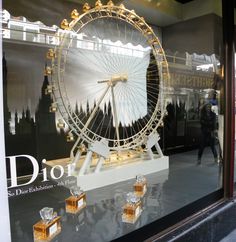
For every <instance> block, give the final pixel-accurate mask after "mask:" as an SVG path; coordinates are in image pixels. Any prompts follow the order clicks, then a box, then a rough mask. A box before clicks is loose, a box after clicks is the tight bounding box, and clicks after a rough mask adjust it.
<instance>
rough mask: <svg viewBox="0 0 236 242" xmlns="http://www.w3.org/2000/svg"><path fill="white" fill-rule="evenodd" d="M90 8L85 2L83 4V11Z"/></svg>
mask: <svg viewBox="0 0 236 242" xmlns="http://www.w3.org/2000/svg"><path fill="white" fill-rule="evenodd" d="M89 10H90V6H89V4H88V3H85V4H84V6H83V12H84V13H86V12H88V11H89Z"/></svg>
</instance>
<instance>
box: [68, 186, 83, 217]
mask: <svg viewBox="0 0 236 242" xmlns="http://www.w3.org/2000/svg"><path fill="white" fill-rule="evenodd" d="M70 193H71V196H70V197H69V198H67V199H66V200H65V202H66V212H67V213H74V214H75V213H78V212H79V211H81V210H82V209H83V208H85V207H86V195H85V192H84V191H83V190H82V189H81V188H80V187H77V186H73V187H71V189H70Z"/></svg>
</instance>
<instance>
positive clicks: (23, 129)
mask: <svg viewBox="0 0 236 242" xmlns="http://www.w3.org/2000/svg"><path fill="white" fill-rule="evenodd" d="M21 134H31V135H33V134H35V123H34V120H33V118H32V117H31V116H30V110H29V109H28V108H27V109H26V111H24V110H23V112H22V117H21V118H18V114H17V112H16V113H15V135H21ZM33 136H34V135H33Z"/></svg>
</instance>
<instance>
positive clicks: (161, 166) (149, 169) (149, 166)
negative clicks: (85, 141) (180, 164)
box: [77, 156, 169, 191]
mask: <svg viewBox="0 0 236 242" xmlns="http://www.w3.org/2000/svg"><path fill="white" fill-rule="evenodd" d="M168 168H169V157H168V156H163V157H160V158H154V159H152V160H143V161H139V162H134V163H130V164H126V165H122V166H117V167H112V168H107V169H106V170H101V171H100V172H99V173H89V174H85V175H82V176H77V184H78V186H80V187H82V188H83V190H84V191H88V190H92V189H95V188H99V187H104V186H107V185H110V184H114V183H117V182H121V181H125V180H128V179H133V178H135V176H136V175H138V174H142V175H147V174H151V173H154V172H158V171H162V170H165V169H168Z"/></svg>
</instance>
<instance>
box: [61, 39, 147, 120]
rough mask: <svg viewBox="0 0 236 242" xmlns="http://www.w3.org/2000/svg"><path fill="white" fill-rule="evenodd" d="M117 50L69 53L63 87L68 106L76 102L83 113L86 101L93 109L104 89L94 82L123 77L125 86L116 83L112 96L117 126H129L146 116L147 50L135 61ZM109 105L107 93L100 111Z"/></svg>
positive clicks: (74, 50) (101, 84) (74, 51)
mask: <svg viewBox="0 0 236 242" xmlns="http://www.w3.org/2000/svg"><path fill="white" fill-rule="evenodd" d="M129 46H130V44H129ZM120 47H121V44H120V43H119V48H118V49H116V51H115V53H111V52H110V51H105V50H100V51H92V50H85V49H73V50H70V52H69V54H68V58H67V68H66V71H65V84H66V89H67V92H68V96H69V99H70V101H71V105H72V106H75V103H76V102H77V103H78V105H80V104H82V106H83V108H84V109H86V104H87V101H88V103H89V105H90V107H93V106H94V103H97V102H98V100H99V99H100V97H101V96H102V95H103V93H104V91H105V89H106V87H107V83H98V81H103V80H110V79H111V78H112V77H113V76H114V75H127V76H128V80H127V82H118V83H117V84H116V85H115V86H114V96H115V104H116V109H117V117H118V122H121V123H122V124H130V123H131V122H132V121H135V120H137V119H138V118H140V117H143V116H145V115H146V113H147V96H146V71H147V67H148V65H149V58H150V57H149V53H150V50H149V49H143V51H142V52H141V53H142V55H143V57H139V56H138V57H137V56H131V55H127V54H126V55H123V52H124V50H126V49H124V48H120ZM132 47H133V48H134V46H132ZM126 48H127V45H126ZM136 48H137V47H136ZM139 48H140V47H139ZM137 49H138V48H137ZM139 52H140V51H139ZM109 101H110V102H111V104H112V95H111V90H110V89H109V90H108V92H107V94H106V95H105V97H104V99H103V101H102V102H101V105H100V107H101V108H102V109H103V107H104V104H105V103H108V102H109Z"/></svg>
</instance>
